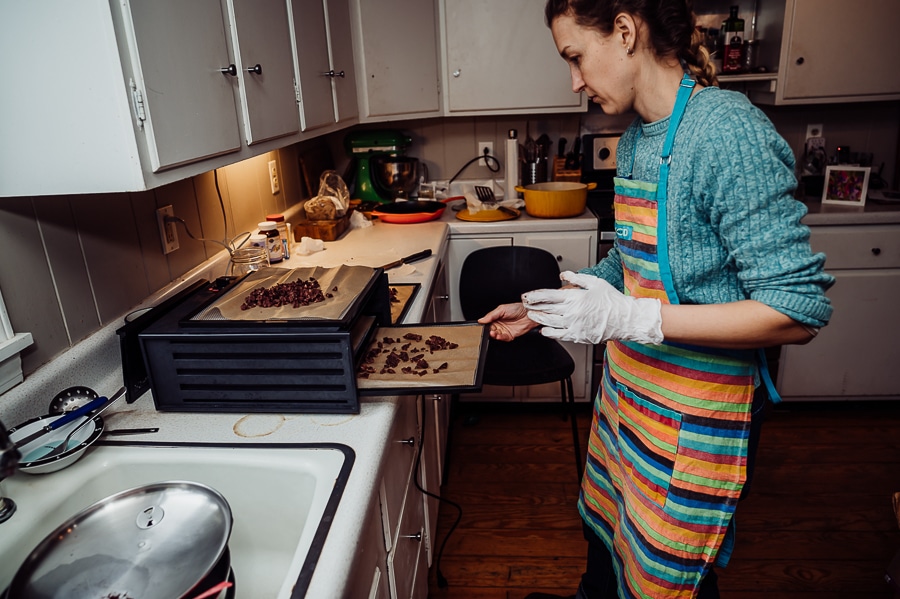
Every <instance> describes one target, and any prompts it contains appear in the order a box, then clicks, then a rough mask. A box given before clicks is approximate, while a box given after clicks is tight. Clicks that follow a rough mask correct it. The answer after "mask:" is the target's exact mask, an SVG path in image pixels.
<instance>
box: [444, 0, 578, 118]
mask: <svg viewBox="0 0 900 599" xmlns="http://www.w3.org/2000/svg"><path fill="white" fill-rule="evenodd" d="M441 2H442V6H443V10H444V23H445V25H444V26H445V31H444V43H445V45H446V60H447V63H446V65H445V67H444V81H445V88H446V101H445V104H446V110H447V112H448V114H452V115H458V114H515V113H523V112H577V111H582V110H586V109H587V99H586V98H585V97H584V94H575V93H573V92H572V81H571V78H570V76H569V69H568V67H567V66H566V63H565V62H564V61H563V59H562V58H560V56H559V53H558V52H557V50H556V45H555V44H554V43H553V37H552V36H551V34H550V29H549V28H548V27H547V26H546V25H545V24H544V4H545V3H546V0H441Z"/></svg>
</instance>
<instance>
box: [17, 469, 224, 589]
mask: <svg viewBox="0 0 900 599" xmlns="http://www.w3.org/2000/svg"><path fill="white" fill-rule="evenodd" d="M231 526H232V515H231V508H230V507H229V505H228V502H227V501H226V500H225V498H224V497H223V496H222V495H221V494H220V493H219V492H218V491H216V490H214V489H212V488H210V487H207V486H205V485H201V484H199V483H194V482H187V481H169V482H161V483H154V484H151V485H145V486H142V487H137V488H134V489H129V490H127V491H122V492H121V493H117V494H115V495H112V496H110V497H107V498H106V499H103V500H101V501H98V502H97V503H95V504H94V505H92V506H90V507H88V508H87V509H85V510H83V511H82V512H80V513H79V514H76V515H75V516H74V517H72V518H71V519H69V520H68V521H66V522H65V523H63V524H62V525H61V526H60V527H59V528H57V529H56V530H55V531H53V532H52V533H50V534H49V535H48V536H47V537H46V538H45V539H44V540H43V541H41V543H40V544H39V545H38V546H37V547H36V548H35V549H34V551H32V552H31V554H30V555H29V556H28V558H27V559H26V560H25V563H23V564H22V566H21V567H20V568H19V570H18V572H16V575H15V577H14V578H13V581H12V584H11V585H10V588H9V596H10V597H20V598H23V599H81V598H84V599H97V598H98V597H133V598H140V599H172V598H173V597H183V596H184V595H185V594H186V593H188V592H189V591H191V590H192V589H194V588H195V587H196V586H197V584H198V583H200V582H201V581H202V580H203V579H204V577H206V576H207V575H208V574H209V573H210V572H211V571H212V570H213V568H214V567H215V566H216V564H217V563H218V562H219V558H220V557H221V556H222V554H223V552H224V551H225V549H226V547H227V544H228V537H229V536H230V534H231Z"/></svg>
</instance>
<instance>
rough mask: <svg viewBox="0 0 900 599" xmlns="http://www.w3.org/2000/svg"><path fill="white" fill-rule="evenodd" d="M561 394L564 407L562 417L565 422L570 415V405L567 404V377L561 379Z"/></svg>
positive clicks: (562, 406)
mask: <svg viewBox="0 0 900 599" xmlns="http://www.w3.org/2000/svg"><path fill="white" fill-rule="evenodd" d="M559 396H560V397H561V398H562V405H561V406H560V407H561V408H562V419H563V422H565V421H566V419H567V418H568V417H569V411H570V410H569V408H568V406H567V405H566V380H565V379H559Z"/></svg>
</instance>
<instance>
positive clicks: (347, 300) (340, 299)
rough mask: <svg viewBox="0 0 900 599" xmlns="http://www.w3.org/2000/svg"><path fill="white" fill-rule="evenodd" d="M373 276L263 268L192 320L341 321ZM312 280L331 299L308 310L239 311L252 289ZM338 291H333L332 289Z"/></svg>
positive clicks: (354, 269)
mask: <svg viewBox="0 0 900 599" xmlns="http://www.w3.org/2000/svg"><path fill="white" fill-rule="evenodd" d="M374 274H375V269H374V268H370V267H368V266H346V265H342V266H337V267H333V268H324V267H321V266H308V267H303V268H292V269H289V268H272V267H269V268H263V269H260V270H258V271H256V272H255V273H253V274H251V275H249V276H248V277H247V278H246V279H244V280H243V281H241V282H240V283H238V285H237V286H235V287H234V288H233V289H231V290H230V291H229V292H228V293H227V294H226V295H225V296H224V297H222V298H221V299H219V300H218V301H216V302H214V303H213V304H212V305H210V306H209V307H207V308H206V309H204V310H202V311H200V312H199V313H198V314H197V315H196V316H194V317H193V318H192V319H191V320H340V319H341V318H343V316H344V315H345V314H346V313H347V310H348V309H349V308H350V306H351V305H352V304H353V300H355V299H356V298H357V297H358V296H359V295H360V293H362V291H363V290H364V289H365V287H366V285H368V284H369V281H371V280H372V277H373V276H374ZM310 277H313V278H315V279H316V280H317V281H318V282H319V286H320V287H321V288H322V293H325V294H328V293H330V294H331V295H332V296H333V297H330V298H327V299H326V300H325V301H324V302H316V303H314V304H310V305H308V306H298V307H297V308H294V307H293V306H290V305H288V306H279V307H277V308H260V307H253V308H250V309H249V310H241V304H243V303H244V300H245V299H246V298H247V296H248V295H250V292H251V291H253V290H254V289H261V288H265V287H272V286H273V285H276V284H278V283H291V282H294V281H306V280H308V279H309V278H310ZM335 287H337V290H336V291H335V290H334V288H335Z"/></svg>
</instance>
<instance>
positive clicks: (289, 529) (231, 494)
mask: <svg viewBox="0 0 900 599" xmlns="http://www.w3.org/2000/svg"><path fill="white" fill-rule="evenodd" d="M353 455H354V454H353V451H352V450H351V449H350V448H349V447H346V446H344V445H337V444H315V445H311V444H290V445H262V444H241V445H227V446H226V445H216V444H181V443H166V444H164V445H163V444H160V445H157V444H147V443H140V444H138V443H127V442H111V441H110V442H101V443H99V444H97V445H95V446H94V447H92V448H91V449H90V450H89V451H88V452H87V454H86V455H85V456H84V457H83V458H82V459H81V460H79V461H78V462H76V463H74V464H73V465H71V466H69V467H68V468H66V469H64V470H59V471H57V472H53V473H50V474H43V475H28V474H25V473H17V474H16V475H15V476H13V477H11V478H9V479H6V480H5V481H3V482H2V483H0V491H2V493H3V494H4V495H5V496H7V497H9V498H11V499H12V500H13V501H15V502H16V505H17V506H18V509H17V510H16V512H15V514H13V516H12V518H10V519H9V520H8V521H7V522H4V523H3V524H0V591H2V590H3V589H5V588H6V587H7V586H8V585H9V583H10V582H11V580H12V578H13V576H14V575H15V573H16V571H17V570H18V568H19V566H20V565H21V564H22V562H23V561H24V560H25V558H26V557H27V556H28V554H29V553H30V552H31V550H32V549H34V548H35V547H36V546H37V545H38V543H40V541H41V540H42V539H43V538H44V537H46V536H47V535H48V534H49V533H50V532H52V531H53V530H54V529H55V528H56V527H57V526H59V525H60V524H62V523H63V522H64V521H66V520H68V519H69V518H71V517H72V516H74V515H75V514H77V513H78V512H80V511H81V510H83V509H84V508H86V507H88V506H89V505H91V504H93V503H95V502H97V501H99V500H101V499H103V498H105V497H109V496H110V495H113V494H115V493H118V492H119V491H124V490H126V489H130V488H133V487H137V486H141V485H145V484H148V483H154V482H162V481H171V480H185V481H194V482H199V483H203V484H205V485H208V486H210V487H212V488H214V489H216V490H217V491H219V493H221V494H222V495H223V496H224V497H225V499H227V500H228V503H229V505H230V506H231V511H232V513H233V516H234V526H233V528H232V532H231V537H230V539H229V543H228V547H229V550H230V552H231V565H232V568H233V571H234V577H235V590H236V593H235V597H236V599H241V598H254V597H285V598H286V597H302V596H303V595H304V593H305V590H306V588H307V586H308V585H309V581H310V578H311V577H312V574H313V571H314V570H315V567H316V561H317V559H318V556H319V553H320V552H321V548H322V544H323V543H324V542H325V537H326V535H327V534H328V528H329V526H330V523H331V520H332V517H333V515H334V512H335V510H336V509H337V506H338V503H339V501H340V498H341V493H342V492H343V489H344V486H345V484H346V481H347V477H348V476H349V474H350V469H351V467H352V465H353Z"/></svg>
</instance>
